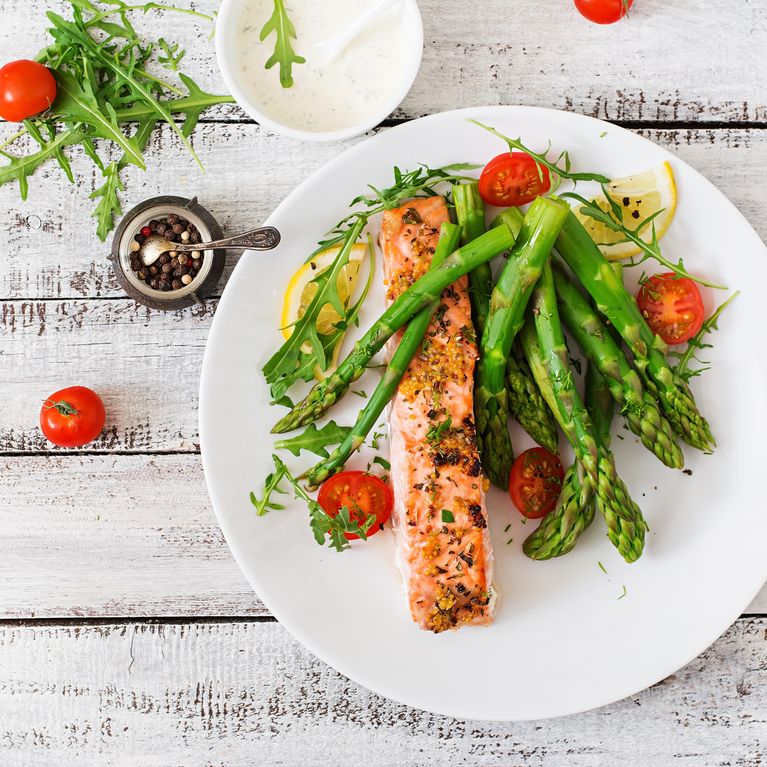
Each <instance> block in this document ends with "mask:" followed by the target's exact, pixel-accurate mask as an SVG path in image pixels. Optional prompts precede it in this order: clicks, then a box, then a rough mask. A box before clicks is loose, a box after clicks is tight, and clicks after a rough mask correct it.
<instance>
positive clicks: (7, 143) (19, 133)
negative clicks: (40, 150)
mask: <svg viewBox="0 0 767 767" xmlns="http://www.w3.org/2000/svg"><path fill="white" fill-rule="evenodd" d="M26 132H27V129H26V128H22V129H21V130H19V131H16V133H14V134H13V135H12V136H9V137H8V138H7V139H6V140H5V141H3V143H2V144H0V149H5V147H7V146H10V145H11V144H12V143H13V142H14V141H16V139H19V138H21V137H22V136H23V135H24V134H25V133H26Z"/></svg>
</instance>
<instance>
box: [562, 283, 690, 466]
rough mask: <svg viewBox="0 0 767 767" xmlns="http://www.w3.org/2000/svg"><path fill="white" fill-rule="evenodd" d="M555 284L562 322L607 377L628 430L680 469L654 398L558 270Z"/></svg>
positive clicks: (678, 451) (670, 431)
mask: <svg viewBox="0 0 767 767" xmlns="http://www.w3.org/2000/svg"><path fill="white" fill-rule="evenodd" d="M554 284H555V286H556V291H557V299H558V301H559V311H560V314H561V316H562V319H563V320H564V322H565V324H566V325H567V327H568V328H569V329H570V332H571V333H572V334H573V336H574V337H575V340H576V341H577V342H578V345H579V346H580V347H581V349H583V352H584V353H585V354H586V356H587V357H588V358H589V361H590V362H591V364H592V365H594V366H596V367H597V368H598V369H599V371H600V372H601V373H602V375H604V376H605V377H606V379H607V385H608V386H609V387H610V392H611V393H612V396H613V397H614V398H615V401H616V402H617V403H618V405H619V407H620V409H621V413H622V414H623V416H624V418H625V419H626V423H627V424H628V427H629V429H631V431H632V432H634V434H636V435H637V436H638V437H639V439H640V440H641V441H642V444H643V445H644V446H645V447H646V448H647V449H648V450H649V451H650V452H651V453H655V455H656V456H657V457H658V459H659V460H661V461H663V463H665V464H666V466H670V467H671V468H672V469H681V468H682V467H683V466H684V455H682V451H681V449H680V447H679V444H678V443H677V441H676V438H675V435H674V430H673V429H672V427H671V424H669V422H668V421H667V420H666V418H664V416H663V414H662V413H661V412H660V411H659V409H658V403H657V400H656V399H655V397H653V396H652V395H651V394H650V393H649V392H648V391H646V390H645V388H644V386H643V385H642V381H641V379H640V378H639V376H638V375H637V373H636V371H635V370H634V369H633V368H632V367H631V365H630V364H629V362H628V360H627V359H626V357H625V355H624V354H623V351H622V349H621V348H620V347H619V346H618V344H617V343H616V342H615V340H614V339H613V337H612V335H611V334H610V333H609V332H608V330H607V328H606V327H605V326H604V325H603V324H602V322H601V321H600V319H599V316H598V315H597V313H596V312H595V311H594V310H593V309H592V308H591V307H590V306H589V303H588V301H586V299H585V298H584V297H583V296H582V295H581V293H580V291H579V290H578V289H577V288H576V287H575V285H573V283H572V282H571V281H570V280H569V279H568V278H567V276H566V275H565V274H564V272H563V271H562V270H561V269H560V268H555V269H554Z"/></svg>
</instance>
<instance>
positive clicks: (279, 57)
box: [259, 0, 306, 88]
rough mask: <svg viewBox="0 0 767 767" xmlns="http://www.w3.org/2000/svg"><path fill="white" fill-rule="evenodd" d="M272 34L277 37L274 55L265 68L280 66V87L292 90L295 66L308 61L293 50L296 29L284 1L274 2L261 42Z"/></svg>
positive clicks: (260, 38) (261, 35)
mask: <svg viewBox="0 0 767 767" xmlns="http://www.w3.org/2000/svg"><path fill="white" fill-rule="evenodd" d="M272 32H274V33H275V35H276V37H275V39H274V53H272V55H271V56H270V57H269V58H268V59H267V62H266V64H264V67H265V68H266V69H271V68H272V67H273V66H274V65H275V64H279V67H280V85H282V87H283V88H292V87H293V64H305V63H306V59H305V58H303V56H299V55H298V54H297V53H296V52H295V50H293V43H292V42H291V39H292V40H295V39H296V28H295V27H294V26H293V22H292V21H291V20H290V18H289V16H288V12H287V10H286V8H285V2H284V0H274V10H273V11H272V15H271V16H270V17H269V21H267V22H266V24H264V26H263V27H262V28H261V34H260V35H259V40H261V42H263V41H264V40H266V38H267V37H269V35H271V34H272Z"/></svg>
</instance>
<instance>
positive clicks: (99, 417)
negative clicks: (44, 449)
mask: <svg viewBox="0 0 767 767" xmlns="http://www.w3.org/2000/svg"><path fill="white" fill-rule="evenodd" d="M105 420H106V413H105V412H104V403H103V402H102V401H101V397H99V395H98V394H96V392H95V391H93V390H91V389H88V388H86V387H85V386H70V387H69V388H67V389H61V390H60V391H57V392H54V393H53V394H51V396H50V397H48V399H47V400H45V402H44V403H43V408H42V410H41V411H40V428H41V429H42V430H43V434H45V436H46V437H47V438H48V439H49V440H50V441H51V442H53V444H54V445H58V446H59V447H82V446H83V445H87V444H88V443H89V442H92V441H93V440H94V439H96V437H98V435H99V434H100V433H101V430H102V429H103V428H104V421H105Z"/></svg>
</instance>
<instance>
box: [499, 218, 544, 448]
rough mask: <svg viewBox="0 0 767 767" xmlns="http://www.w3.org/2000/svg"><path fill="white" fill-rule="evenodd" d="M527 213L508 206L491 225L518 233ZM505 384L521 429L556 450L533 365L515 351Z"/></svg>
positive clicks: (510, 361)
mask: <svg viewBox="0 0 767 767" xmlns="http://www.w3.org/2000/svg"><path fill="white" fill-rule="evenodd" d="M523 221H524V216H523V215H522V212H521V211H520V210H519V208H506V210H504V211H502V212H501V213H499V214H498V215H497V216H496V217H495V218H494V219H493V223H492V226H500V225H502V224H506V226H508V227H509V229H511V231H512V232H513V233H514V235H515V236H519V231H520V229H521V228H522V222H523ZM506 383H507V385H508V389H509V411H510V413H511V415H512V416H513V417H514V418H516V419H517V421H519V423H520V424H521V426H522V428H523V429H524V430H525V431H526V432H527V433H528V434H529V435H530V436H531V437H532V438H533V439H534V440H535V441H536V442H537V443H538V444H539V445H542V446H543V447H545V448H547V449H548V450H551V452H552V453H556V452H557V442H558V435H557V424H556V422H555V421H554V417H553V416H552V414H551V410H550V409H549V406H548V405H547V404H546V403H545V402H544V400H543V398H542V397H541V393H540V391H539V390H538V385H537V384H536V383H535V381H534V380H533V378H532V374H531V373H530V368H528V367H527V363H526V362H525V360H524V359H523V358H521V357H517V355H515V354H514V352H513V351H512V353H511V354H509V360H508V362H507V364H506Z"/></svg>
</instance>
